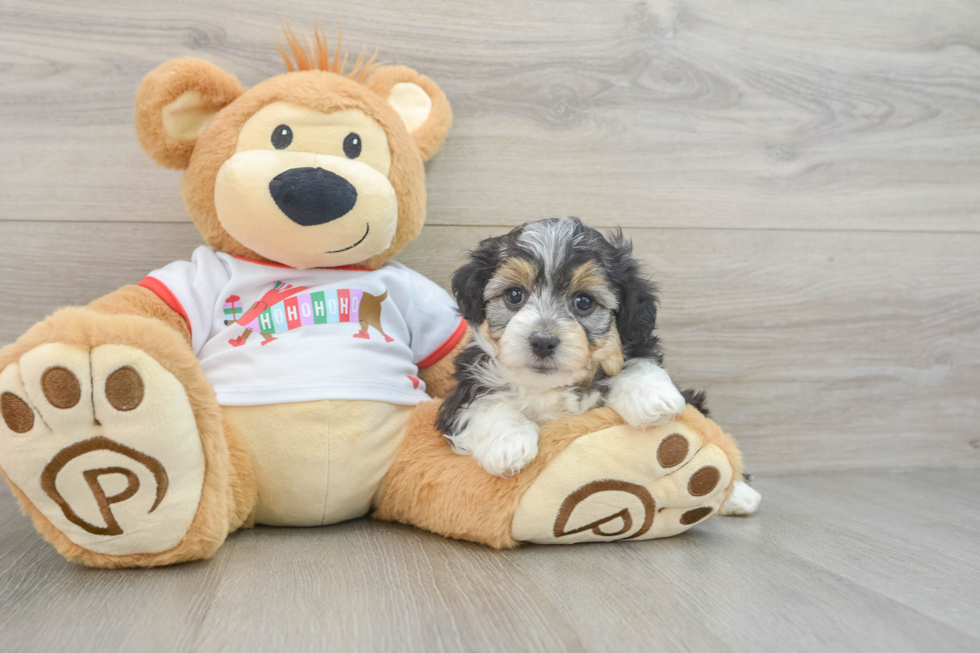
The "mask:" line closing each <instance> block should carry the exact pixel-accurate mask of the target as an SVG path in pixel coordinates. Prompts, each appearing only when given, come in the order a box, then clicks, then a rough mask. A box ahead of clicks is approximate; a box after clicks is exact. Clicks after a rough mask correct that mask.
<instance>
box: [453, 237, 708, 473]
mask: <svg viewBox="0 0 980 653" xmlns="http://www.w3.org/2000/svg"><path fill="white" fill-rule="evenodd" d="M452 289H453V293H454V294H455V295H456V301H457V303H458V304H459V311H460V313H461V314H462V316H463V317H464V318H466V321H467V322H469V324H470V327H471V329H472V332H473V340H472V341H471V343H470V344H469V345H468V346H467V347H466V348H465V349H464V350H463V351H462V352H461V353H460V354H459V356H458V357H457V358H456V380H457V386H456V389H455V390H454V391H453V393H452V394H451V395H450V396H449V397H448V398H446V400H445V401H444V402H443V404H442V408H441V410H440V412H439V418H438V427H439V429H440V430H441V431H442V433H443V434H445V436H446V437H447V438H449V440H450V441H451V442H452V444H453V448H454V449H455V451H456V452H458V453H461V454H469V455H472V456H473V457H474V458H475V459H476V461H477V462H478V463H479V464H480V465H481V466H482V467H483V468H484V469H486V470H487V471H488V472H490V473H491V474H496V475H498V476H511V475H514V474H516V473H517V472H518V471H520V470H521V468H523V467H524V466H525V465H527V464H528V463H529V462H531V461H532V460H533V459H534V457H535V456H536V455H537V451H538V427H539V426H540V425H542V424H544V423H545V422H549V421H551V420H555V419H559V418H562V417H569V416H572V415H580V414H582V413H584V412H586V411H587V410H589V409H590V408H594V407H596V406H603V405H605V406H609V407H610V408H612V409H613V410H615V411H616V412H617V413H619V414H620V415H621V416H622V417H623V419H624V420H625V421H626V422H627V423H628V424H630V425H631V426H634V427H637V428H646V427H650V426H656V425H659V424H663V423H666V422H668V421H670V420H671V419H673V418H674V417H676V416H677V415H679V414H680V412H681V411H682V410H683V409H684V405H685V403H686V399H685V396H684V395H682V394H681V392H679V391H678V390H677V388H676V387H675V386H674V384H673V382H672V381H671V380H670V376H668V374H667V372H666V371H665V370H664V369H663V367H662V366H661V363H662V361H663V356H662V355H661V352H660V347H659V345H658V342H657V336H656V335H654V333H653V331H654V327H655V326H656V320H657V298H656V295H655V294H654V287H653V284H652V283H651V282H650V281H649V280H648V279H646V278H645V277H644V276H643V275H642V273H641V270H640V264H639V262H638V261H637V260H636V258H634V256H633V252H632V244H631V243H630V242H629V241H628V240H626V239H625V238H624V237H623V235H622V234H621V233H617V234H615V235H613V236H612V237H611V238H610V239H608V240H607V239H606V238H604V237H603V236H602V234H600V233H599V232H598V231H596V230H595V229H591V228H589V227H587V226H585V225H584V224H582V222H581V221H580V220H578V219H577V218H556V219H548V220H541V221H538V222H532V223H529V224H525V225H523V226H521V227H518V228H517V229H515V230H513V231H511V232H510V233H508V234H506V235H504V236H499V237H496V238H488V239H486V240H484V241H482V242H481V243H480V245H479V247H477V248H476V250H474V251H472V252H470V260H469V262H468V263H466V264H465V265H464V266H463V267H461V268H460V269H459V270H457V272H456V273H455V275H454V276H453V280H452ZM701 399H702V397H701V396H699V395H697V396H692V401H693V402H695V403H696V404H697V403H700V401H701Z"/></svg>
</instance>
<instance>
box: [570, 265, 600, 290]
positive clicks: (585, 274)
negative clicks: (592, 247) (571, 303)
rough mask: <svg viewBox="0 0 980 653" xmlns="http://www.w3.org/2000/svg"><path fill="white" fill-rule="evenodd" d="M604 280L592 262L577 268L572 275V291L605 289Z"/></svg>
mask: <svg viewBox="0 0 980 653" xmlns="http://www.w3.org/2000/svg"><path fill="white" fill-rule="evenodd" d="M605 285H606V278H605V276H604V275H603V274H602V271H601V270H600V269H599V268H598V267H596V265H595V263H594V262H593V261H588V262H587V263H585V264H583V265H581V266H579V267H578V268H577V269H576V270H575V272H574V273H573V274H572V290H573V291H575V290H587V289H589V288H594V287H596V286H601V287H605Z"/></svg>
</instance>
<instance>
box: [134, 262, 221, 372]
mask: <svg viewBox="0 0 980 653" xmlns="http://www.w3.org/2000/svg"><path fill="white" fill-rule="evenodd" d="M230 276H231V275H230V274H229V272H228V269H227V268H226V267H225V265H224V264H223V263H222V262H221V260H220V259H219V258H218V257H217V256H216V255H215V253H214V250H212V249H211V248H210V247H198V248H197V249H196V250H194V254H193V255H192V256H191V260H190V261H175V262H174V263H171V264H169V265H166V266H164V267H162V268H160V269H159V270H154V271H153V272H151V273H150V274H148V275H147V276H146V277H144V278H143V280H142V281H140V283H139V285H141V286H143V287H144V288H147V289H149V290H151V291H153V292H154V293H156V295H157V297H159V298H160V299H162V300H163V301H164V302H166V304H167V306H169V307H170V308H172V309H173V310H174V311H176V312H177V313H179V314H180V316H181V317H183V318H184V320H185V321H186V322H187V327H188V328H189V329H190V332H191V346H192V347H193V349H194V353H195V354H196V353H198V352H199V351H200V350H201V348H202V347H203V346H204V343H205V342H207V340H208V337H209V334H210V331H211V323H212V321H213V320H214V312H215V304H216V302H217V299H218V294H219V293H220V291H221V288H222V287H224V286H225V285H226V284H227V283H228V280H229V278H230Z"/></svg>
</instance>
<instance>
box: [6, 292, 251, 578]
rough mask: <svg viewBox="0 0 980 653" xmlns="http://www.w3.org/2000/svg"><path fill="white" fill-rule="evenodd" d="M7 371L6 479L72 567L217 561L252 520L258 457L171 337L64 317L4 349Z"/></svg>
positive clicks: (158, 329)
mask: <svg viewBox="0 0 980 653" xmlns="http://www.w3.org/2000/svg"><path fill="white" fill-rule="evenodd" d="M0 370H2V371H0V414H2V419H0V471H2V472H3V476H4V478H5V479H6V480H7V482H8V483H9V484H10V487H11V489H12V490H13V493H14V494H15V495H16V496H17V498H18V499H19V501H20V504H21V508H22V509H23V510H24V512H25V513H26V514H28V515H30V516H31V518H32V519H33V520H34V525H35V527H36V528H37V529H38V531H40V532H41V533H42V534H43V535H44V536H45V538H46V539H47V540H48V541H49V542H51V544H53V545H54V546H55V548H56V549H57V550H58V552H59V553H61V554H62V555H64V556H65V557H66V558H68V559H69V560H74V561H77V562H82V563H84V564H86V565H90V566H94V567H134V566H141V567H151V566H158V565H166V564H172V563H176V562H183V561H187V560H197V559H201V558H207V557H209V556H211V555H212V554H213V553H214V552H215V550H217V548H218V546H220V545H221V543H222V542H223V541H224V539H225V537H226V535H227V534H228V532H229V531H230V530H234V529H235V528H237V527H239V526H241V525H242V524H243V523H244V522H245V521H246V520H247V519H248V516H249V514H250V513H251V510H252V506H254V504H255V483H254V479H253V478H252V476H251V473H252V468H251V460H250V458H249V454H248V451H247V449H246V448H245V447H244V445H243V444H242V442H241V439H240V438H239V437H238V434H237V433H236V432H235V431H234V429H233V428H227V427H226V426H225V424H224V423H223V420H222V415H221V409H220V407H219V406H218V404H217V401H216V399H215V396H214V391H213V390H212V388H211V386H210V384H209V383H208V381H207V379H206V378H205V377H204V373H203V371H202V370H201V367H200V365H199V364H198V362H197V359H196V358H195V357H194V355H193V353H192V352H191V350H190V347H189V346H188V344H187V341H186V340H185V339H184V338H183V337H182V336H181V335H180V334H179V333H178V332H177V331H175V330H174V329H172V328H170V327H168V326H165V325H164V324H163V323H161V322H159V321H157V320H154V319H150V318H146V317H137V316H133V315H105V314H102V313H99V312H96V311H94V310H90V309H81V308H79V309H65V310H62V311H59V312H57V313H55V314H54V315H53V316H51V317H50V318H48V319H47V320H45V321H44V322H42V323H41V324H38V325H36V326H35V327H34V328H32V329H31V330H30V331H28V332H27V333H26V334H25V335H24V336H23V337H21V338H20V339H19V340H18V341H17V342H15V343H14V344H12V345H9V346H8V347H6V348H4V349H3V350H2V351H0Z"/></svg>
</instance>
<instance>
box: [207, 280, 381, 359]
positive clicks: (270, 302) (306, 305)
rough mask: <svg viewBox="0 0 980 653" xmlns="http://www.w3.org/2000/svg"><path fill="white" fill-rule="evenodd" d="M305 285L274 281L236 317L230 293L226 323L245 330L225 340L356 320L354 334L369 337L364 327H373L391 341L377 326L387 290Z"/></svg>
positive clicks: (237, 302)
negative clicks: (374, 292)
mask: <svg viewBox="0 0 980 653" xmlns="http://www.w3.org/2000/svg"><path fill="white" fill-rule="evenodd" d="M309 291H310V288H309V287H308V286H293V285H291V284H287V283H283V282H282V281H277V282H276V285H275V287H273V288H272V289H271V290H269V291H268V292H266V293H265V294H264V295H262V298H261V299H259V300H258V301H257V302H255V303H254V304H252V306H251V308H249V309H248V310H247V311H245V312H244V314H242V315H241V316H240V317H239V315H238V314H239V313H240V312H241V310H242V303H241V297H239V296H238V295H231V296H230V297H228V298H227V299H226V300H225V306H224V311H225V316H226V317H228V318H230V319H226V320H225V324H226V325H231V324H239V325H241V326H243V327H245V331H244V332H243V333H242V335H240V336H238V337H237V338H232V339H231V340H229V341H228V344H230V345H231V346H232V347H241V346H242V345H244V344H245V341H246V340H248V338H249V336H250V335H252V333H253V332H258V333H261V334H262V338H263V340H262V345H263V346H264V345H267V344H269V343H270V342H273V341H275V340H278V338H276V337H275V335H274V334H277V333H283V332H286V331H292V330H294V329H298V328H300V327H304V326H313V325H317V324H340V323H349V322H357V323H359V324H360V326H361V330H360V331H358V332H357V333H355V334H354V337H355V338H364V339H365V340H370V339H371V336H370V334H368V327H369V326H373V327H374V328H375V329H377V330H378V331H379V332H380V333H381V335H382V336H384V339H385V342H392V341H393V340H394V338H392V337H390V336H389V335H388V334H387V333H385V332H384V329H383V328H381V302H383V301H384V300H385V299H387V298H388V291H385V292H384V293H383V294H382V295H380V296H376V295H372V294H370V293H366V292H364V291H363V290H359V289H357V288H341V289H337V290H318V291H314V292H309Z"/></svg>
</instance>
